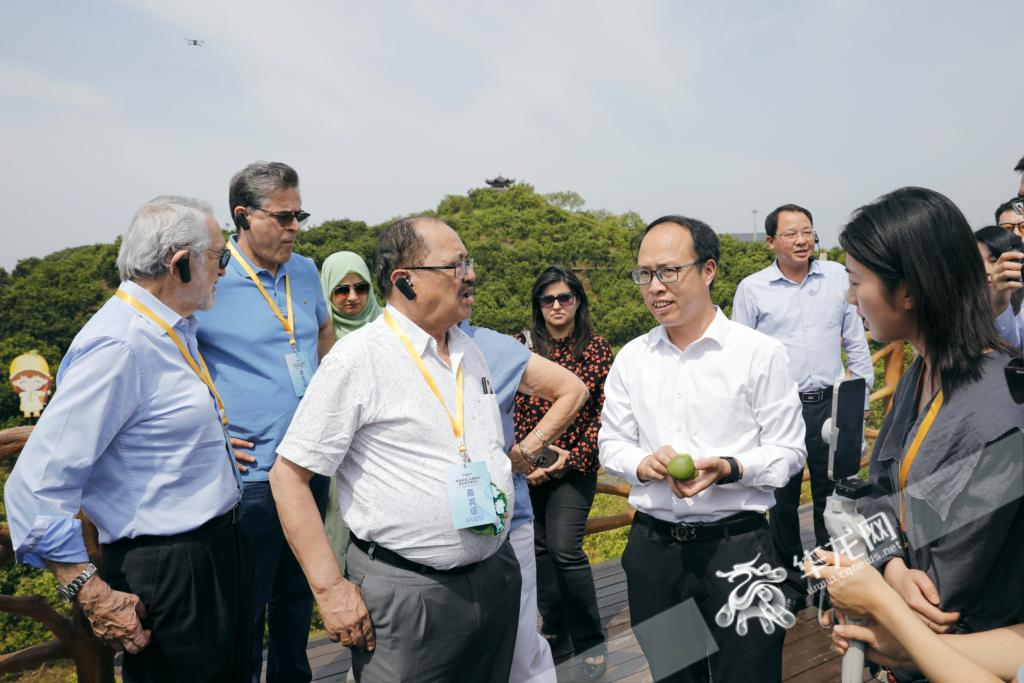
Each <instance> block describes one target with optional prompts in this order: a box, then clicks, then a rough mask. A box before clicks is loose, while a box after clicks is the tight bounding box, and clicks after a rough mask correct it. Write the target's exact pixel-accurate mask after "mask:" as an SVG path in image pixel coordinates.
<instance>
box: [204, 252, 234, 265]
mask: <svg viewBox="0 0 1024 683" xmlns="http://www.w3.org/2000/svg"><path fill="white" fill-rule="evenodd" d="M206 251H208V252H210V253H211V254H217V265H219V266H220V268H221V270H223V269H224V268H227V265H228V261H230V260H231V252H230V251H229V250H228V249H226V248H225V249H207V250H206Z"/></svg>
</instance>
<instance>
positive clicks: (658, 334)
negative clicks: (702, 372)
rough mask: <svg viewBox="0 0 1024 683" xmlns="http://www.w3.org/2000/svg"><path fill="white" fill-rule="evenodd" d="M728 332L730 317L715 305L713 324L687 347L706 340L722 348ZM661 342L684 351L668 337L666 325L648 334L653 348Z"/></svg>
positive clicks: (649, 342)
mask: <svg viewBox="0 0 1024 683" xmlns="http://www.w3.org/2000/svg"><path fill="white" fill-rule="evenodd" d="M728 334H729V319H728V318H726V317H725V313H722V309H720V308H719V307H718V306H715V317H714V319H712V321H711V324H710V325H708V328H707V329H706V330H704V334H702V335H701V336H700V337H699V338H698V339H696V340H695V341H694V342H693V343H692V344H690V345H689V346H687V347H686V351H689V350H690V349H692V348H695V347H696V346H697V345H698V344H701V343H703V342H705V341H709V342H713V343H715V344H717V345H718V347H719V348H722V347H724V346H725V338H726V337H727V336H728ZM661 343H664V344H667V345H669V346H670V347H672V348H673V349H675V350H676V351H677V352H680V353H683V352H682V351H679V348H678V347H677V346H676V345H675V344H673V343H672V341H671V340H670V339H669V338H668V331H667V330H666V329H665V326H664V325H658V326H657V327H655V328H654V329H653V330H651V332H650V333H649V334H648V335H647V344H648V345H649V346H650V347H651V348H654V347H656V346H657V345H658V344H661Z"/></svg>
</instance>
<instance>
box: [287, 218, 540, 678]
mask: <svg viewBox="0 0 1024 683" xmlns="http://www.w3.org/2000/svg"><path fill="white" fill-rule="evenodd" d="M375 271H376V272H375V277H376V280H377V284H378V286H379V288H380V291H381V292H382V293H383V294H384V296H385V298H386V299H387V302H388V305H387V309H386V312H385V313H384V315H383V316H381V318H379V319H377V320H376V321H374V322H372V323H370V324H369V325H366V326H365V327H363V328H361V329H360V330H358V331H356V332H353V333H352V334H350V335H348V336H346V337H345V338H344V339H342V340H341V341H339V342H338V343H337V344H336V345H335V346H334V348H333V349H332V350H331V352H330V353H329V354H328V355H327V356H326V357H325V358H324V360H323V363H322V364H321V365H320V368H319V370H317V373H316V374H315V375H314V376H313V379H312V381H311V383H310V385H309V388H308V390H307V391H306V393H305V396H304V397H303V399H302V402H301V403H300V404H299V407H298V409H297V411H296V413H295V417H294V419H293V420H292V423H291V426H290V427H289V429H288V432H287V434H286V435H285V437H284V440H283V441H282V442H281V445H280V446H279V447H278V454H279V455H280V458H279V459H278V460H277V463H276V464H275V465H274V468H273V469H272V470H271V473H270V483H271V487H272V489H273V493H274V499H275V501H276V502H277V508H278V513H279V515H280V518H281V525H282V527H283V529H284V533H285V536H286V537H287V539H288V543H289V544H290V545H291V547H292V550H293V551H294V553H295V556H296V557H297V558H298V560H299V563H300V564H301V565H302V569H303V571H304V572H305V574H306V577H307V578H308V580H309V585H310V587H311V588H312V590H313V595H314V597H315V598H316V601H317V603H318V604H319V606H320V613H321V615H322V616H323V620H324V626H325V628H326V630H327V631H328V633H330V635H331V637H332V638H333V639H337V640H339V641H340V642H341V644H342V645H345V646H350V647H352V648H353V671H354V673H355V678H356V680H357V681H408V680H416V681H467V682H469V681H473V682H477V681H506V680H507V679H508V675H509V668H510V666H511V662H512V654H513V649H514V646H515V638H516V623H517V620H518V615H519V591H520V581H521V579H520V572H519V565H518V563H517V562H516V559H515V555H514V554H513V551H512V548H511V547H510V545H509V543H508V541H507V535H508V531H507V528H508V521H509V516H510V512H511V510H512V506H513V502H514V494H513V485H512V468H513V467H514V468H515V469H516V470H517V471H526V470H527V469H529V467H528V466H527V465H526V463H525V462H524V461H523V460H522V459H520V460H518V461H513V462H512V463H511V466H510V459H509V456H507V455H506V454H505V450H504V439H503V435H502V428H501V418H500V415H499V413H498V403H497V398H496V396H495V394H494V388H493V385H492V382H491V378H490V375H489V372H488V366H487V363H486V361H485V360H484V357H483V355H482V354H481V353H480V351H479V349H477V347H476V346H475V345H474V344H473V342H472V341H471V340H470V339H469V337H468V336H467V335H466V334H465V333H464V332H463V331H462V330H460V329H459V328H458V326H457V325H458V323H459V321H461V320H465V319H466V318H468V317H469V315H470V310H471V308H472V304H473V285H474V282H475V278H476V274H475V272H474V270H473V260H472V259H470V258H469V257H468V254H467V253H466V247H465V245H464V244H463V243H462V240H461V239H459V236H458V234H457V233H456V232H455V231H454V230H452V229H451V228H450V227H448V226H447V225H445V224H444V223H442V222H440V221H438V220H436V219H433V218H415V219H406V220H402V221H398V222H397V223H395V224H393V225H391V226H390V227H388V228H387V229H386V230H385V231H384V232H383V233H382V234H381V236H380V238H379V239H378V241H377V251H376V256H375ZM460 404H462V405H460ZM314 473H318V474H323V475H328V476H334V477H335V479H336V482H337V486H338V498H339V501H340V511H341V515H342V518H343V519H344V520H345V524H346V525H347V526H348V527H349V529H350V530H351V540H350V544H349V548H348V553H347V557H346V567H345V572H344V578H343V576H342V572H341V569H340V568H339V567H338V563H337V561H336V560H335V558H334V553H333V552H332V550H331V547H330V544H329V543H328V541H327V536H326V534H325V532H324V527H323V524H322V523H321V522H320V521H319V520H320V516H319V514H318V513H317V511H316V506H315V504H314V502H313V497H312V494H311V493H310V491H309V486H308V481H309V479H310V477H311V476H312V475H313V474H314ZM488 481H489V483H488ZM492 484H493V488H492V487H491V485H492ZM496 499H497V500H496ZM488 506H489V509H488ZM481 510H482V511H483V512H481ZM488 513H489V514H490V515H491V517H492V519H493V522H484V523H481V522H479V521H478V518H479V517H480V515H481V514H483V515H484V516H485V517H486V516H487V514H488ZM470 527H472V528H470Z"/></svg>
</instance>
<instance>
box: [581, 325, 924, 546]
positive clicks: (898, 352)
mask: <svg viewBox="0 0 1024 683" xmlns="http://www.w3.org/2000/svg"><path fill="white" fill-rule="evenodd" d="M903 350H904V343H903V342H892V343H890V344H887V345H885V346H884V347H882V348H881V349H879V350H878V351H875V352H874V353H873V354H871V365H872V367H873V366H874V365H875V363H878V362H882V363H883V364H884V367H885V384H884V385H883V386H882V387H881V388H879V389H877V390H876V391H873V392H872V393H871V396H870V399H869V400H870V402H871V403H875V402H876V401H884V404H883V408H882V414H883V415H884V414H888V412H889V410H890V409H892V397H893V394H895V393H896V385H897V384H898V383H899V381H900V377H902V376H903V370H904V367H903ZM864 435H865V436H866V437H868V438H871V439H874V438H877V437H878V430H877V429H870V428H868V429H865V430H864ZM869 459H870V455H869V454H867V453H866V454H864V456H863V457H862V458H861V461H860V466H861V467H864V466H865V465H867V464H868V461H869ZM810 478H811V473H810V471H809V470H808V469H807V467H804V477H803V480H804V481H810ZM629 488H630V487H629V485H628V484H615V483H610V482H598V484H597V492H598V493H603V494H606V495H611V496H620V497H622V498H629ZM634 514H636V510H634V509H633V508H629V510H627V511H626V512H623V513H620V514H618V515H609V516H606V517H591V518H590V519H588V520H587V526H586V527H585V528H584V531H583V533H584V534H585V535H586V534H598V533H601V532H602V531H611V530H612V529H619V528H621V527H624V526H629V525H630V524H632V523H633V515H634Z"/></svg>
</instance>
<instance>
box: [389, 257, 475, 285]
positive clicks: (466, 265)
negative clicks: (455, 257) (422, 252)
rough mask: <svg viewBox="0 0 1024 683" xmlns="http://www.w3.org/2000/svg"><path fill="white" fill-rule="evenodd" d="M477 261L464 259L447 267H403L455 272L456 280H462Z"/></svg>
mask: <svg viewBox="0 0 1024 683" xmlns="http://www.w3.org/2000/svg"><path fill="white" fill-rule="evenodd" d="M474 263H475V261H474V260H473V259H471V258H464V259H462V260H461V261H456V262H455V263H450V264H448V265H447V266H402V268H403V269H404V270H448V269H454V270H455V279H456V280H461V279H463V277H464V276H465V275H466V274H467V273H468V272H469V269H470V268H472V267H473V264H474Z"/></svg>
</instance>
